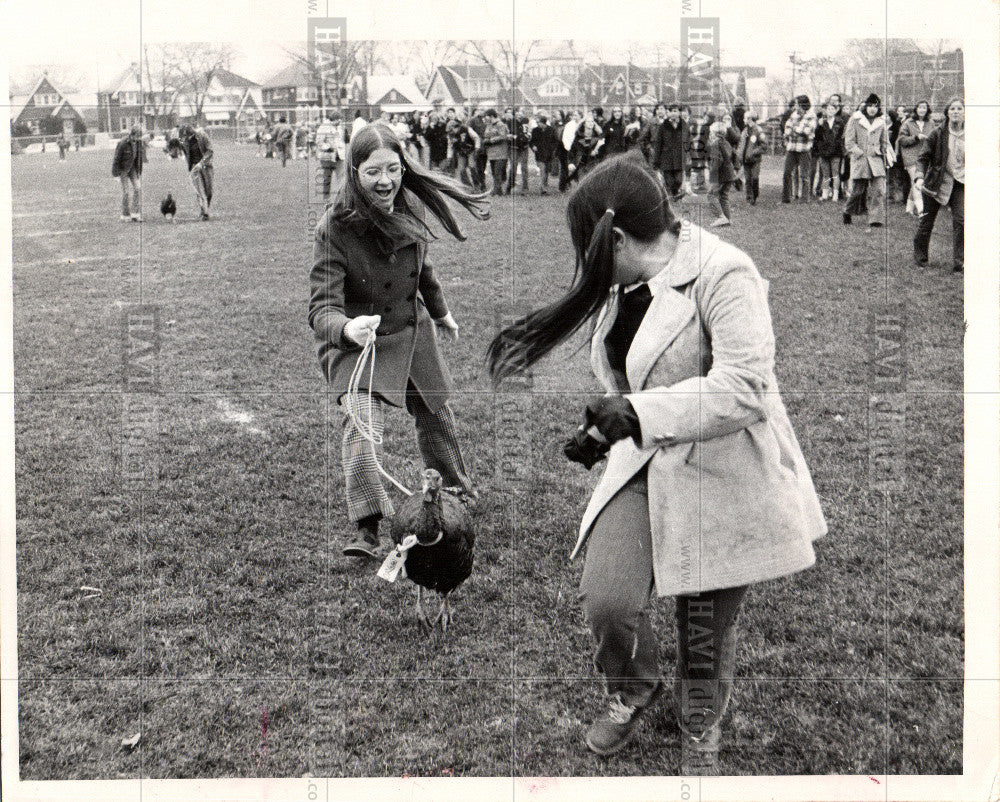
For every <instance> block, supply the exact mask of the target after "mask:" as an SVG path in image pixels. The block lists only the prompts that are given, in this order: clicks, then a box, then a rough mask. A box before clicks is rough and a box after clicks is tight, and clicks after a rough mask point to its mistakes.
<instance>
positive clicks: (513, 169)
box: [508, 108, 531, 195]
mask: <svg viewBox="0 0 1000 802" xmlns="http://www.w3.org/2000/svg"><path fill="white" fill-rule="evenodd" d="M530 125H531V120H530V119H529V117H528V115H527V114H526V113H525V111H524V109H520V108H519V109H517V110H516V113H515V114H514V115H513V116H512V117H511V133H512V134H513V135H514V138H513V141H512V143H511V144H512V146H513V147H512V148H511V162H510V187H509V188H508V190H509V191H510V192H513V191H514V185H515V184H516V183H517V173H518V169H520V173H521V194H522V195H527V194H528V154H529V153H530V152H531V134H530V132H529V130H528V129H529V126H530Z"/></svg>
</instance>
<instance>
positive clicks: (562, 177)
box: [556, 146, 569, 192]
mask: <svg viewBox="0 0 1000 802" xmlns="http://www.w3.org/2000/svg"><path fill="white" fill-rule="evenodd" d="M556 155H557V156H558V157H559V191H560V192H565V191H566V187H568V186H569V153H568V152H567V151H566V149H565V148H563V147H562V146H560V147H559V149H558V150H557V152H556Z"/></svg>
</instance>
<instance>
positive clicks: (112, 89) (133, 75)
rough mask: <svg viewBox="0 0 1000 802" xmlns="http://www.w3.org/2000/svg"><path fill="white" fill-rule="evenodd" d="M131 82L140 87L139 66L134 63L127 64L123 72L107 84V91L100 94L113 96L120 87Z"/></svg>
mask: <svg viewBox="0 0 1000 802" xmlns="http://www.w3.org/2000/svg"><path fill="white" fill-rule="evenodd" d="M131 80H135V81H136V82H137V83H138V84H139V85H140V86H142V79H141V75H140V73H139V65H138V64H137V63H136V62H134V61H133V62H132V63H131V64H129V65H128V66H127V67H126V68H125V69H124V70H122V71H121V72H120V73H119V74H118V75H117V76H116V77H115V79H114V80H113V81H112V82H111V83H110V84H108V87H107V89H104V90H102V92H101V94H102V95H103V94H110V95H113V94H115V93H116V92H120V91H121V89H122V87H123V86H124V85H125V84H126V83H128V82H129V81H131Z"/></svg>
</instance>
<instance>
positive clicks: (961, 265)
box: [913, 181, 965, 270]
mask: <svg viewBox="0 0 1000 802" xmlns="http://www.w3.org/2000/svg"><path fill="white" fill-rule="evenodd" d="M948 206H950V207H951V248H952V260H953V262H954V267H955V269H956V270H964V269H965V184H963V183H961V182H959V181H956V182H955V186H954V187H953V188H952V190H951V197H950V198H948ZM940 209H941V204H940V203H938V202H937V199H936V198H933V197H931V196H930V195H924V213H923V214H922V215H920V220H919V221H918V222H917V233H916V236H914V238H913V255H914V256H915V257H916V258H917V259H918V260H919V261H921V262H925V261H927V248H928V246H929V245H930V242H931V231H932V230H933V229H934V221H935V220H936V219H937V214H938V211H939V210H940Z"/></svg>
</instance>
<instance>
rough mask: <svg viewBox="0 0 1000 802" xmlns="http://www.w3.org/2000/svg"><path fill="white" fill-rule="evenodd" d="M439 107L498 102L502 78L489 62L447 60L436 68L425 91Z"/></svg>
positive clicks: (432, 102) (428, 98)
mask: <svg viewBox="0 0 1000 802" xmlns="http://www.w3.org/2000/svg"><path fill="white" fill-rule="evenodd" d="M425 95H426V98H427V100H428V101H429V102H430V104H431V105H432V106H434V107H436V108H448V107H450V106H454V107H455V108H458V107H459V106H495V105H497V97H498V96H499V95H500V81H499V80H498V79H497V75H496V73H495V72H494V71H493V68H492V67H490V66H488V65H486V64H448V65H442V66H440V67H438V68H437V70H436V71H435V72H434V75H433V77H432V78H431V82H430V84H429V85H428V86H427V91H426V92H425Z"/></svg>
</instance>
